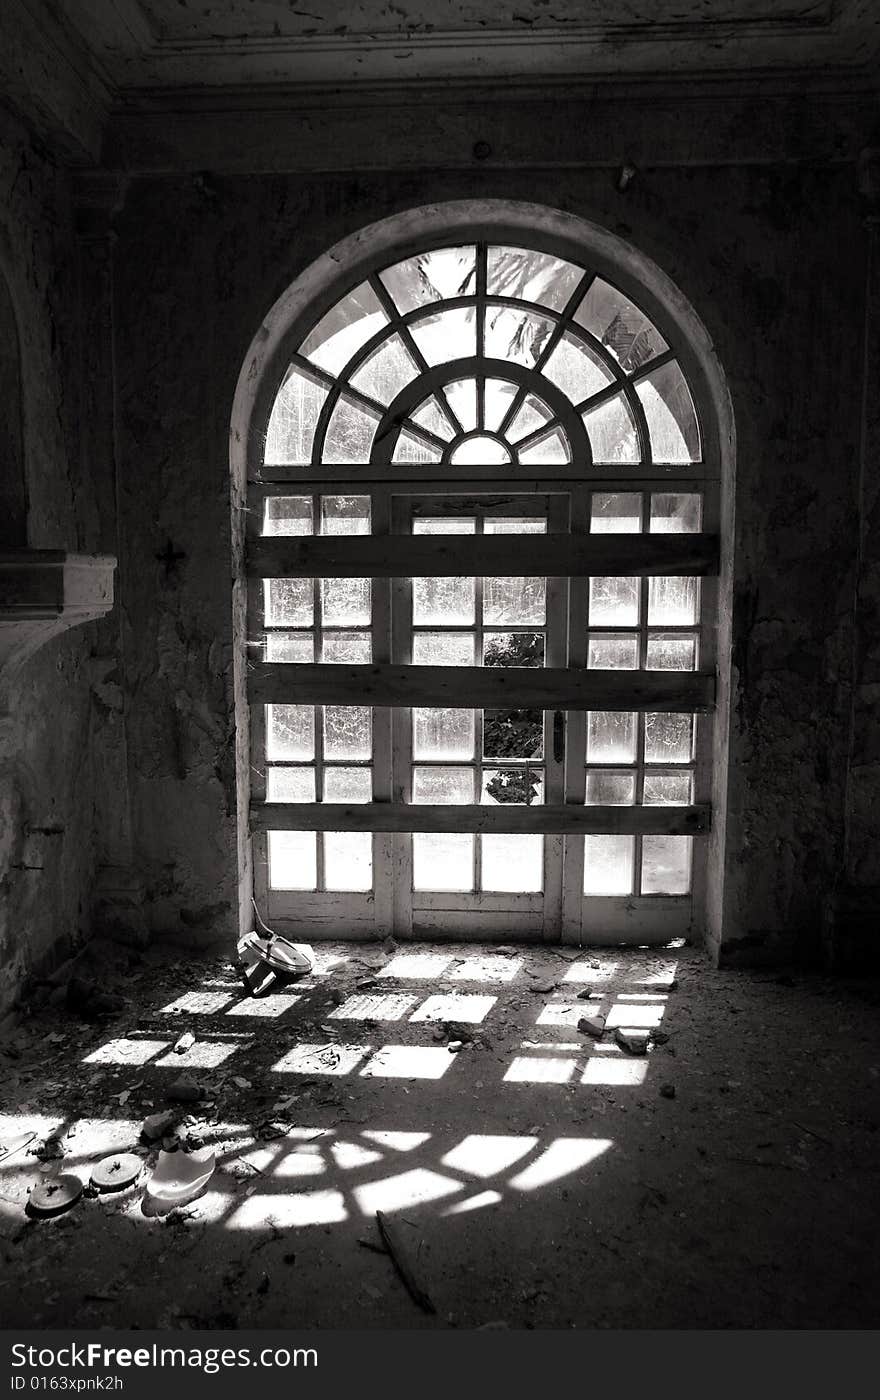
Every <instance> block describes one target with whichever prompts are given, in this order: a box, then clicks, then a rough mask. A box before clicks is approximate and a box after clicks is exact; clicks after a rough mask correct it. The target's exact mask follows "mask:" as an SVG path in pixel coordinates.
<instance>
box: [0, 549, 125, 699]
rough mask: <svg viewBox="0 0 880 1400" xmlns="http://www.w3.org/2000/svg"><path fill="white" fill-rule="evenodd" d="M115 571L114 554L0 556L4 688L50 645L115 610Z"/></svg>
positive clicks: (0, 672)
mask: <svg viewBox="0 0 880 1400" xmlns="http://www.w3.org/2000/svg"><path fill="white" fill-rule="evenodd" d="M115 568H116V560H115V559H114V557H113V556H112V555H110V554H67V553H66V552H65V551H64V550H60V549H19V550H8V551H4V552H2V553H0V685H8V684H9V682H10V680H11V679H12V677H13V676H14V675H15V673H16V672H17V671H18V669H19V667H20V666H22V665H23V664H24V662H25V661H28V660H29V659H30V658H31V657H32V656H33V655H34V653H35V652H37V651H39V650H40V648H41V647H43V646H44V645H45V644H46V643H47V642H50V641H52V640H53V639H54V638H55V637H58V636H60V635H61V634H62V633H64V632H66V631H68V630H69V628H71V627H77V626H79V624H80V623H83V622H94V621H95V620H96V619H97V618H100V617H103V616H104V614H105V613H108V612H109V611H110V609H111V608H112V607H113V571H114V569H115Z"/></svg>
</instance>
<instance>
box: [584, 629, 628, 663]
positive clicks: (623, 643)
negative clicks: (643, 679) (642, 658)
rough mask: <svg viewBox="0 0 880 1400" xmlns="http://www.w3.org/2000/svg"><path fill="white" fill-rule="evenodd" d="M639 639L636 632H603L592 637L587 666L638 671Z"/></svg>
mask: <svg viewBox="0 0 880 1400" xmlns="http://www.w3.org/2000/svg"><path fill="white" fill-rule="evenodd" d="M638 665H639V639H638V637H637V636H635V635H634V634H629V633H627V634H620V635H614V634H613V633H608V632H605V633H602V634H601V635H599V636H596V637H591V638H590V649H589V655H588V658H587V666H588V667H589V668H590V669H591V670H593V671H636V670H638Z"/></svg>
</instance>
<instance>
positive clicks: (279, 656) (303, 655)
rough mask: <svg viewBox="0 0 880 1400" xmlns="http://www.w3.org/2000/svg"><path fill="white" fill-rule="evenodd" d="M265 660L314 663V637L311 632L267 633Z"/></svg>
mask: <svg viewBox="0 0 880 1400" xmlns="http://www.w3.org/2000/svg"><path fill="white" fill-rule="evenodd" d="M264 658H265V660H266V661H280V662H292V663H296V662H299V663H302V662H304V661H305V662H310V661H314V659H315V640H314V635H313V633H311V632H267V633H266V649H265V652H264Z"/></svg>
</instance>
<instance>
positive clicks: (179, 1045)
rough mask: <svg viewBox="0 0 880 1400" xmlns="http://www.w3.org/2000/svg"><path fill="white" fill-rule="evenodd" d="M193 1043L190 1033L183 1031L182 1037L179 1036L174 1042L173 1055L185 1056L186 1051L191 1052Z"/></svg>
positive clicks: (193, 1037) (192, 1036) (194, 1039)
mask: <svg viewBox="0 0 880 1400" xmlns="http://www.w3.org/2000/svg"><path fill="white" fill-rule="evenodd" d="M195 1043H196V1038H195V1036H194V1035H193V1033H192V1031H184V1033H183V1035H182V1036H179V1037H178V1039H177V1040H175V1042H174V1046H173V1049H174V1053H175V1055H185V1054H186V1052H187V1050H191V1049H192V1047H193V1046H194V1045H195Z"/></svg>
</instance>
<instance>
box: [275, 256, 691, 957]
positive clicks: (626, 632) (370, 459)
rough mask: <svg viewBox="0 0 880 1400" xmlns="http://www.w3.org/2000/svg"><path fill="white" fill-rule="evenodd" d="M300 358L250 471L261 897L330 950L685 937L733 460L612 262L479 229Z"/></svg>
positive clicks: (285, 923) (386, 268)
mask: <svg viewBox="0 0 880 1400" xmlns="http://www.w3.org/2000/svg"><path fill="white" fill-rule="evenodd" d="M297 326H298V327H300V329H299V333H298V334H296V335H295V337H294V333H293V329H291V332H289V333H288V336H287V339H286V340H285V341H284V342H283V346H284V348H283V352H281V351H279V352H278V353H279V354H282V353H283V361H282V362H281V363H279V362H278V361H277V360H276V361H275V369H274V371H272V372H273V373H274V376H275V379H274V383H275V386H276V388H275V392H274V398H272V400H271V402H270V403H269V404H268V405H267V408H266V410H265V417H264V419H263V420H262V421H263V424H265V429H264V435H262V436H260V435H258V434H255V435H254V436H253V437H252V441H254V442H259V451H258V452H257V454H256V455H255V456H254V458H253V459H252V460H251V462H250V464H249V478H250V487H249V490H250V493H251V501H250V504H251V509H250V511H249V512H248V521H249V526H248V531H249V538H248V573H249V576H250V579H251V586H250V589H249V600H250V601H249V617H250V643H251V645H250V653H249V663H250V674H249V696H250V701H251V719H252V736H251V737H252V750H251V753H252V759H251V786H252V805H251V823H252V830H253V833H254V849H255V872H256V878H255V883H256V890H257V894H258V897H259V899H260V901H261V903H262V904H263V905H264V907H265V909H266V910H267V911H268V916H269V917H270V919H271V920H272V921H273V922H274V923H275V924H276V926H277V927H278V928H279V929H281V930H286V931H298V932H300V933H301V934H302V935H303V936H308V937H319V936H320V935H321V933H322V932H326V933H327V934H328V935H329V936H339V935H340V934H342V935H344V934H345V933H346V932H352V933H355V932H359V933H360V934H364V933H367V934H371V933H385V932H388V931H389V930H392V931H393V932H395V933H396V934H397V935H398V936H401V935H402V936H404V937H405V936H407V935H408V934H410V933H415V934H416V935H424V934H429V935H435V934H440V935H452V936H467V935H471V934H472V935H473V936H475V937H487V936H492V935H493V934H494V933H496V932H498V933H503V935H504V937H505V941H507V940H508V939H510V938H515V937H535V936H540V937H544V938H559V937H568V938H578V939H581V938H582V939H584V940H585V941H589V940H590V939H591V938H598V939H599V940H600V941H601V939H603V938H604V939H606V940H607V939H609V938H613V939H622V940H627V939H629V940H632V941H637V942H645V941H648V942H658V941H663V940H664V939H665V938H668V937H670V936H675V935H677V934H681V933H684V932H687V931H688V930H689V929H690V928H691V924H692V920H693V917H694V912H693V911H694V907H695V905H694V899H695V896H699V894H700V891H701V888H702V878H703V877H702V871H703V868H704V864H705V848H706V832H707V830H708V826H709V806H708V797H709V777H710V775H709V763H708V758H709V748H710V745H709V742H708V739H709V735H708V727H707V724H706V720H705V713H704V712H705V711H707V710H709V709H711V707H712V704H713V697H714V674H713V672H714V656H713V630H712V626H711V622H712V618H713V612H714V582H713V578H712V575H713V573H714V572H715V570H716V568H717V554H718V548H717V538H716V536H715V534H714V533H713V532H714V529H715V522H716V518H717V515H716V512H717V490H716V484H715V479H716V476H717V463H715V462H713V461H711V460H708V461H707V460H704V457H703V450H704V449H703V443H702V439H701V432H700V427H699V423H698V417H697V410H696V407H695V402H694V398H693V397H692V394H691V390H690V388H689V385H688V382H687V380H686V377H685V373H684V370H683V368H682V364H681V363H680V359H679V355H680V353H683V347H677V346H676V344H675V336H674V334H672V333H671V332H670V331H669V329H668V328H666V327H659V328H658V325H657V324H655V319H652V317H650V316H649V315H648V314H646V312H644V311H643V310H641V309H640V307H639V306H638V305H637V299H636V300H634V299H633V296H632V295H631V294H628V293H626V292H624V291H623V290H621V289H620V288H619V287H617V286H616V285H615V282H614V277H613V275H609V273H608V270H607V268H606V267H603V271H602V274H601V275H600V274H598V273H597V272H596V271H595V269H592V268H591V267H590V266H589V263H588V259H586V258H585V259H584V260H583V261H579V260H578V259H577V258H576V257H574V256H561V255H560V252H559V250H558V249H556V250H554V251H546V250H541V249H539V248H529V247H524V246H520V245H519V244H517V245H514V243H513V242H512V241H507V240H505V241H500V240H499V241H498V242H492V241H486V242H483V241H479V240H477V239H474V240H472V241H461V240H458V241H456V242H454V243H450V244H449V246H445V245H444V246H437V247H431V248H427V249H426V250H425V251H423V252H419V253H415V254H412V253H409V255H408V256H405V257H403V256H401V257H399V258H398V259H397V260H392V261H386V262H385V263H379V264H377V265H376V266H375V268H374V269H373V270H372V271H370V272H369V274H368V275H364V273H363V272H361V274H360V275H359V276H358V277H353V278H352V285H350V287H349V288H348V289H347V290H342V291H341V292H337V294H336V297H335V299H333V300H332V302H331V301H330V300H329V299H327V300H325V301H324V302H323V303H322V304H320V305H318V306H316V308H315V312H314V317H313V320H312V324H311V325H310V326H309V325H307V324H305V323H304V321H303V320H300V321H299V322H297Z"/></svg>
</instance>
